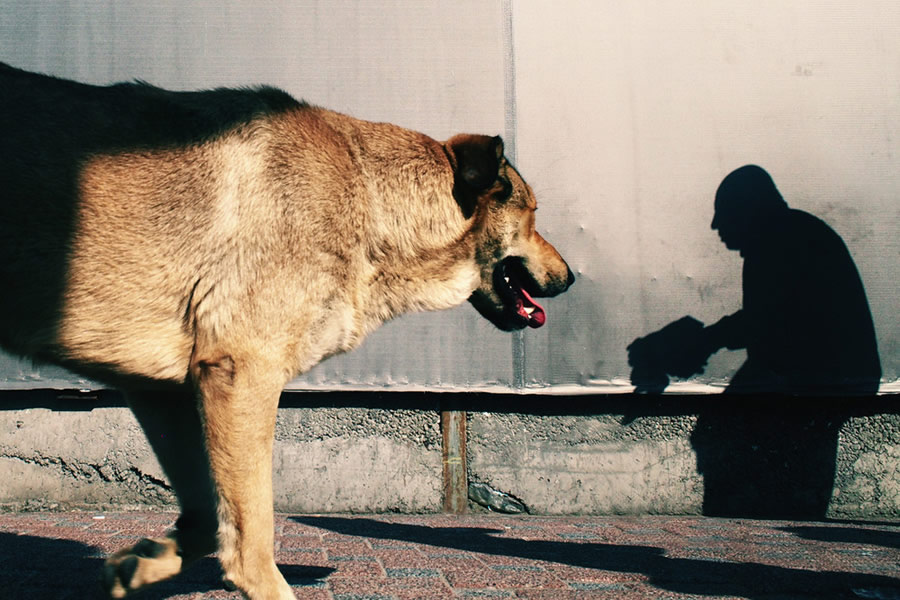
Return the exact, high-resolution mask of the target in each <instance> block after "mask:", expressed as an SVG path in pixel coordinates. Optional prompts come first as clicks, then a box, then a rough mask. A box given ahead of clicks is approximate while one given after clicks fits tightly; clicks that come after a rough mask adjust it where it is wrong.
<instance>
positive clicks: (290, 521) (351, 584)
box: [0, 511, 900, 600]
mask: <svg viewBox="0 0 900 600" xmlns="http://www.w3.org/2000/svg"><path fill="white" fill-rule="evenodd" d="M98 516H102V517H103V518H102V519H100V518H97V517H98ZM174 519H175V516H174V515H172V514H171V513H149V512H148V513H113V512H104V513H97V512H90V511H84V512H77V511H74V512H64V513H51V512H48V513H19V514H15V513H6V514H0V597H3V598H7V597H8V598H29V599H35V600H51V599H52V600H68V599H70V598H71V599H73V600H75V599H81V598H92V597H96V589H97V584H96V581H97V575H98V573H99V570H100V568H101V566H102V564H103V559H104V556H105V554H106V553H108V552H111V551H114V550H117V549H119V548H121V547H124V546H127V545H130V544H134V543H135V542H137V541H138V540H140V539H141V538H143V537H147V536H156V535H162V534H164V533H165V531H167V530H168V528H170V527H171V525H172V523H173V522H174ZM276 560H277V562H278V564H279V566H280V568H281V569H282V572H283V573H284V574H285V578H286V579H287V580H288V582H289V583H290V584H291V586H292V589H293V590H294V593H295V595H296V597H297V598H301V599H306V600H432V599H434V600H437V599H444V598H458V599H459V598H488V599H490V598H498V599H502V598H517V599H519V600H521V599H531V600H545V599H546V600H567V599H570V598H571V599H573V600H574V599H579V600H580V599H597V600H601V599H615V600H630V599H638V598H642V599H643V598H653V599H660V600H694V599H699V598H703V599H705V600H732V599H736V598H759V599H763V598H764V599H765V600H788V599H791V600H805V599H809V600H812V599H813V598H835V599H846V600H852V599H855V598H877V599H882V600H883V599H885V598H889V599H892V600H897V599H900V524H898V523H873V524H866V523H859V524H854V523H850V524H848V523H808V522H787V521H752V520H742V519H709V518H704V517H658V516H654V517H640V518H635V517H562V518H555V517H530V516H527V515H526V516H516V517H503V516H498V515H491V514H484V515H467V516H463V517H457V516H452V515H385V516H341V515H329V516H323V517H316V516H302V517H295V516H291V515H277V516H276ZM221 579H222V574H221V568H220V567H219V566H218V563H217V562H216V560H215V559H214V558H213V557H210V558H206V559H203V560H201V561H199V562H198V563H197V564H196V565H195V566H194V567H192V568H191V569H189V570H188V571H187V572H185V573H183V574H182V575H180V576H179V577H178V578H175V579H173V580H170V581H168V582H164V583H162V584H160V585H158V586H157V587H156V588H153V589H151V590H149V591H147V592H146V593H144V594H142V595H141V598H142V600H212V599H221V600H238V599H239V598H240V594H238V593H237V592H229V591H227V590H225V589H223V587H222V582H221Z"/></svg>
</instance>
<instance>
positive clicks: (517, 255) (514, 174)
mask: <svg viewBox="0 0 900 600" xmlns="http://www.w3.org/2000/svg"><path fill="white" fill-rule="evenodd" d="M444 147H445V149H446V150H447V154H448V156H449V157H450V162H451V165H452V166H453V172H454V188H453V195H454V197H455V198H456V201H457V202H458V203H459V206H460V208H461V210H462V211H463V215H464V216H465V217H466V218H467V219H473V223H472V228H471V232H472V235H474V236H475V238H476V261H477V263H478V267H479V269H480V282H479V285H478V287H477V288H476V289H475V291H474V292H473V293H472V295H471V297H470V298H469V302H471V303H472V305H473V306H474V307H475V308H476V309H478V312H480V313H481V314H482V315H483V316H484V317H485V318H487V319H488V320H490V321H491V322H492V323H493V324H494V325H496V326H497V327H499V328H500V329H502V330H504V331H513V330H516V329H522V328H524V327H526V326H529V327H540V326H541V325H543V324H544V322H545V321H546V319H547V315H546V313H545V312H544V309H543V307H541V305H540V304H538V303H537V302H536V301H535V300H534V299H535V298H542V297H549V296H556V295H557V294H561V293H562V292H564V291H566V290H567V289H568V288H569V286H570V285H572V283H573V282H574V281H575V276H574V275H573V274H572V271H571V269H569V266H568V265H567V264H566V261H564V260H563V258H562V257H561V256H560V255H559V252H557V251H556V248H554V247H553V246H551V245H550V244H549V243H548V242H547V241H546V240H544V238H542V237H541V236H540V234H538V233H537V231H535V228H534V212H535V210H536V209H537V202H536V200H535V198H534V193H533V192H532V191H531V188H530V187H529V186H528V184H527V183H525V181H524V180H523V179H522V177H521V176H520V175H519V172H518V171H516V169H515V167H513V166H512V165H511V164H510V163H509V162H508V161H507V160H506V157H505V156H504V155H503V140H501V139H500V138H499V137H488V136H483V135H458V136H455V137H453V138H451V139H450V140H448V141H447V142H446V143H445V145H444Z"/></svg>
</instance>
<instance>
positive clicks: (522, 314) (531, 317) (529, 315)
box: [494, 258, 547, 328]
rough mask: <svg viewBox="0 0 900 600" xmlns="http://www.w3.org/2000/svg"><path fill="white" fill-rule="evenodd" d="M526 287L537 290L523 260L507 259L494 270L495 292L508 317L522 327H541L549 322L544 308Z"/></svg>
mask: <svg viewBox="0 0 900 600" xmlns="http://www.w3.org/2000/svg"><path fill="white" fill-rule="evenodd" d="M526 287H530V288H531V289H532V291H534V290H535V289H536V288H537V285H536V284H535V283H534V279H532V277H531V275H530V274H529V273H528V270H527V269H526V268H525V265H523V264H522V260H521V259H519V258H507V259H505V260H503V261H502V262H500V263H499V264H498V265H497V267H496V268H495V269H494V290H496V292H497V295H498V296H499V297H500V299H501V300H502V301H503V306H504V308H505V310H506V313H507V316H508V317H509V318H510V320H512V321H518V322H519V323H520V324H521V325H522V326H524V325H528V326H529V327H535V328H536V327H540V326H541V325H543V324H544V323H546V322H547V313H546V312H544V307H542V306H541V305H540V304H538V303H537V302H535V301H534V298H532V297H531V294H529V293H528V290H527V289H526Z"/></svg>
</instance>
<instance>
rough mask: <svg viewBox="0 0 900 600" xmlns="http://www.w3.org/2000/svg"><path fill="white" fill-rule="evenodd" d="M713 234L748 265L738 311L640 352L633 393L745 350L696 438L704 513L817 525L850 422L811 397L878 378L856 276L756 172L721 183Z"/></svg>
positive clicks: (685, 325) (670, 333)
mask: <svg viewBox="0 0 900 600" xmlns="http://www.w3.org/2000/svg"><path fill="white" fill-rule="evenodd" d="M712 228H713V229H714V230H716V231H718V233H719V237H720V238H721V239H722V241H723V242H724V243H725V245H726V246H727V247H728V248H729V249H730V250H736V251H739V252H740V253H741V256H742V257H743V259H744V266H743V307H742V308H741V309H740V310H739V311H737V312H736V313H734V314H731V315H728V316H726V317H723V318H722V319H720V320H719V321H718V322H716V323H715V324H713V325H710V326H708V327H705V326H704V325H703V324H702V323H701V322H700V321H698V320H696V319H693V318H692V317H683V318H681V319H679V320H677V321H675V322H673V323H670V324H669V325H666V326H665V327H663V328H662V329H660V330H659V331H656V332H654V333H651V334H649V335H647V336H644V337H642V338H638V339H637V340H635V341H634V342H632V344H631V345H630V346H629V347H628V358H629V363H630V364H631V366H632V368H633V371H632V383H634V385H635V386H636V391H638V392H644V393H654V392H661V391H662V390H663V389H665V387H666V386H667V385H668V383H669V377H670V376H675V377H682V378H686V377H691V376H693V375H696V374H700V373H702V372H703V370H704V368H705V365H706V362H707V360H708V359H709V357H710V356H711V355H712V354H714V353H715V352H718V351H719V350H720V349H722V348H728V349H739V348H746V350H747V360H746V361H745V363H744V364H743V365H742V366H741V368H740V369H739V370H738V371H737V373H736V374H735V375H734V376H733V377H732V378H731V382H730V384H729V386H728V388H727V389H726V394H729V395H731V398H732V401H731V402H728V403H727V404H726V403H718V402H716V403H712V402H711V403H706V404H704V405H703V408H702V409H701V410H700V413H699V415H698V418H697V423H696V426H695V428H694V431H693V433H692V434H691V444H692V446H693V448H694V450H695V452H696V454H697V469H698V471H699V472H700V473H701V474H702V475H703V479H704V493H703V513H704V514H706V515H715V516H741V517H759V518H823V517H825V516H826V513H827V511H828V506H829V502H830V499H831V493H832V489H833V487H834V475H835V466H836V458H837V446H838V433H839V431H840V428H841V426H842V424H843V422H844V421H845V420H846V418H847V414H848V412H847V410H846V409H844V408H840V407H837V409H835V407H834V406H831V407H827V406H823V405H822V403H821V402H819V401H817V400H816V398H817V397H818V398H821V397H822V396H826V395H841V396H856V395H868V394H874V393H875V392H877V390H878V384H879V381H880V378H881V366H880V362H879V358H878V350H877V344H876V340H875V329H874V326H873V323H872V316H871V314H870V311H869V305H868V301H867V300H866V294H865V291H864V289H863V285H862V281H861V280H860V277H859V273H858V272H857V270H856V266H855V265H854V263H853V259H852V258H851V257H850V253H849V252H848V250H847V247H846V246H845V245H844V242H843V241H842V240H841V238H840V237H839V236H838V235H837V233H835V232H834V230H832V229H831V228H830V227H829V226H828V225H826V224H825V223H824V222H823V221H821V220H820V219H818V218H816V217H814V216H812V215H810V214H808V213H805V212H803V211H799V210H793V209H790V208H788V206H787V204H786V203H785V201H784V199H783V198H782V196H781V194H780V193H779V191H778V189H777V188H776V187H775V183H774V182H773V181H772V178H771V177H770V176H769V174H768V173H766V171H764V170H763V169H761V168H759V167H756V166H747V167H742V168H740V169H738V170H736V171H734V172H733V173H731V174H730V175H728V177H726V178H725V180H724V181H723V182H722V184H721V185H720V186H719V189H718V192H717V193H716V199H715V216H714V218H713V221H712ZM766 392H774V393H778V394H788V395H791V396H805V397H806V398H807V399H806V400H803V399H801V398H795V399H794V400H792V401H790V402H785V401H784V398H783V397H781V396H766V395H760V394H761V393H766ZM736 396H743V397H736Z"/></svg>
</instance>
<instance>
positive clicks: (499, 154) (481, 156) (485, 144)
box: [444, 134, 503, 219]
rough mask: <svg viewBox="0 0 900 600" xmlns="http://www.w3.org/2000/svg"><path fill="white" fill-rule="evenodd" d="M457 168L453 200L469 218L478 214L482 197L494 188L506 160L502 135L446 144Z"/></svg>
mask: <svg viewBox="0 0 900 600" xmlns="http://www.w3.org/2000/svg"><path fill="white" fill-rule="evenodd" d="M444 148H445V149H446V151H447V156H448V157H449V158H450V164H451V166H452V167H453V197H454V198H456V202H457V203H458V204H459V206H460V208H461V209H462V211H463V216H465V218H467V219H468V218H469V217H471V216H472V215H473V214H474V213H475V206H476V204H477V203H478V198H479V197H480V196H482V195H483V194H484V192H486V191H487V190H489V189H490V188H491V187H493V185H494V183H496V181H497V175H498V173H499V171H500V159H501V158H503V140H502V139H501V138H500V136H499V135H497V136H494V137H490V136H487V135H468V134H462V135H457V136H454V137H452V138H450V139H449V140H447V142H446V143H445V144H444Z"/></svg>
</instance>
